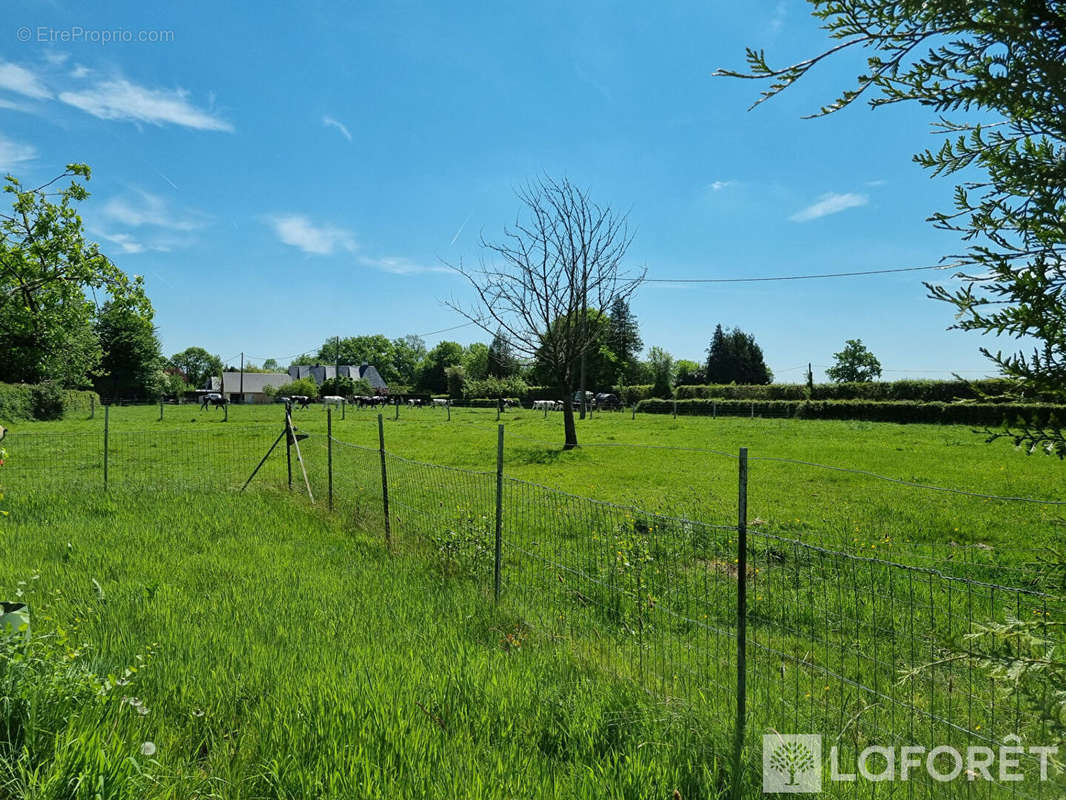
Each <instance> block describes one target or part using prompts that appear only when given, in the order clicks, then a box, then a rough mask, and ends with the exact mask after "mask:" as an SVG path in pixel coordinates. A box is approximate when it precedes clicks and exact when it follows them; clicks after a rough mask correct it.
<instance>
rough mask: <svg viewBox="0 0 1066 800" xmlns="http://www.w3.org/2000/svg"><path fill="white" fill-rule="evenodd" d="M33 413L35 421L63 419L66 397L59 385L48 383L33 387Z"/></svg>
mask: <svg viewBox="0 0 1066 800" xmlns="http://www.w3.org/2000/svg"><path fill="white" fill-rule="evenodd" d="M31 397H32V411H33V417H34V419H62V418H63V406H64V403H63V401H64V399H65V398H64V396H63V390H62V389H61V388H59V385H58V384H57V383H54V382H53V381H46V382H44V383H39V384H37V385H36V386H34V387H33V390H32V393H31Z"/></svg>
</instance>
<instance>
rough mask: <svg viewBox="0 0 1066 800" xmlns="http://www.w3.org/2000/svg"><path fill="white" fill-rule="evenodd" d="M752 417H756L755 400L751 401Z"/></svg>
mask: <svg viewBox="0 0 1066 800" xmlns="http://www.w3.org/2000/svg"><path fill="white" fill-rule="evenodd" d="M751 418H752V419H755V401H754V400H752V401H751Z"/></svg>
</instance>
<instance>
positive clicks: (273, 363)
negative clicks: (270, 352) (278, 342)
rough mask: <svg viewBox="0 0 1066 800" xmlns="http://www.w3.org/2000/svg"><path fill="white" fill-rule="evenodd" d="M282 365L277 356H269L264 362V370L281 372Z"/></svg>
mask: <svg viewBox="0 0 1066 800" xmlns="http://www.w3.org/2000/svg"><path fill="white" fill-rule="evenodd" d="M280 371H281V365H280V364H278V360H277V359H276V358H268V359H267V360H266V361H264V362H263V372H280Z"/></svg>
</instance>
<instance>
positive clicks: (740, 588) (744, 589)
mask: <svg viewBox="0 0 1066 800" xmlns="http://www.w3.org/2000/svg"><path fill="white" fill-rule="evenodd" d="M738 464H739V469H738V491H737V719H736V723H737V725H736V736H735V738H734V740H733V799H734V800H741V792H742V786H743V783H744V730H745V727H746V724H747V714H748V709H747V690H748V674H747V673H748V670H747V666H748V448H746V447H742V448H740V458H739V459H738Z"/></svg>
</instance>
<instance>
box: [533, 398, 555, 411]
mask: <svg viewBox="0 0 1066 800" xmlns="http://www.w3.org/2000/svg"><path fill="white" fill-rule="evenodd" d="M554 405H555V404H554V403H553V402H552V401H551V400H534V401H533V410H534V411H551V410H552V407H553V406H554Z"/></svg>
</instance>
